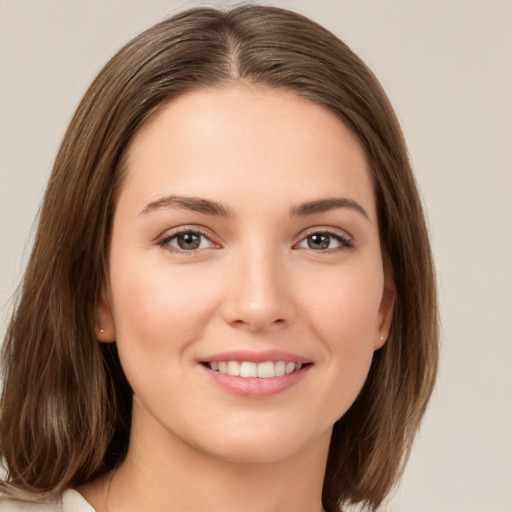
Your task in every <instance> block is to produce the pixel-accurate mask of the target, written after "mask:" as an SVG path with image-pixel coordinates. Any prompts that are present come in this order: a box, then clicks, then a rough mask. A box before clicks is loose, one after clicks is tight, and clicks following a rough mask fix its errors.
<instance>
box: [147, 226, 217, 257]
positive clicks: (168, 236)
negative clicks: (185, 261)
mask: <svg viewBox="0 0 512 512" xmlns="http://www.w3.org/2000/svg"><path fill="white" fill-rule="evenodd" d="M183 233H196V234H198V235H201V236H203V237H204V238H206V239H207V240H208V241H209V242H210V243H211V244H212V247H206V248H203V249H192V250H188V251H185V250H182V249H178V248H176V247H173V246H171V245H170V244H169V243H168V242H169V241H170V240H172V239H173V238H175V237H176V236H178V235H180V234H183ZM156 243H157V245H158V246H160V247H162V248H164V249H165V250H167V251H169V252H171V253H174V254H187V255H188V256H191V255H194V254H197V253H199V252H202V251H204V250H206V249H212V248H220V247H221V244H220V243H219V242H217V241H216V240H215V237H214V236H213V235H212V233H211V232H209V230H206V229H204V228H202V227H200V226H196V225H185V226H178V227H176V228H172V229H169V230H167V231H165V232H164V233H163V234H162V235H161V236H159V237H158V239H157V240H156Z"/></svg>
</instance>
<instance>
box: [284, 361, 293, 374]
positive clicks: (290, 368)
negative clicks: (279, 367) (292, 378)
mask: <svg viewBox="0 0 512 512" xmlns="http://www.w3.org/2000/svg"><path fill="white" fill-rule="evenodd" d="M294 371H295V363H286V366H285V367H284V373H286V375H288V374H289V373H292V372H294Z"/></svg>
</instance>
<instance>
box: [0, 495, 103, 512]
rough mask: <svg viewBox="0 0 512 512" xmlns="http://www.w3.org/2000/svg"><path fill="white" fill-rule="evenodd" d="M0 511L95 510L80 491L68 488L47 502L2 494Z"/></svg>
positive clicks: (67, 511)
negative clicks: (59, 495)
mask: <svg viewBox="0 0 512 512" xmlns="http://www.w3.org/2000/svg"><path fill="white" fill-rule="evenodd" d="M0 512H94V509H93V508H92V507H91V505H89V503H87V501H85V499H84V498H83V497H82V496H81V495H80V494H79V493H78V492H76V491H75V490H73V489H68V490H67V491H64V493H63V494H62V496H61V497H60V498H58V499H56V500H54V501H51V502H47V503H34V502H29V501H19V500H12V499H9V498H6V497H5V496H0Z"/></svg>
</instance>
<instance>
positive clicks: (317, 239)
mask: <svg viewBox="0 0 512 512" xmlns="http://www.w3.org/2000/svg"><path fill="white" fill-rule="evenodd" d="M295 247H296V248H298V249H311V250H313V251H316V252H325V253H329V254H331V253H334V252H338V251H342V250H344V249H348V248H351V247H352V237H351V236H350V235H348V233H345V232H343V231H340V232H339V233H338V232H336V233H331V232H330V231H316V232H310V233H309V234H307V235H306V236H305V237H304V238H303V239H302V240H301V241H300V242H299V243H298V244H297V245H296V246H295Z"/></svg>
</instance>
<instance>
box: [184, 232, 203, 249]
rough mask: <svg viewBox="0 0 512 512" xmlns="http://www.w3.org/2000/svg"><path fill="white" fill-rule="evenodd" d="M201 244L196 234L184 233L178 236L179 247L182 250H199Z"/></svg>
mask: <svg viewBox="0 0 512 512" xmlns="http://www.w3.org/2000/svg"><path fill="white" fill-rule="evenodd" d="M200 243H201V239H200V237H199V235H197V234H196V233H183V234H182V235H179V236H178V245H179V247H180V249H186V250H191V249H197V248H198V247H199V245H200Z"/></svg>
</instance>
